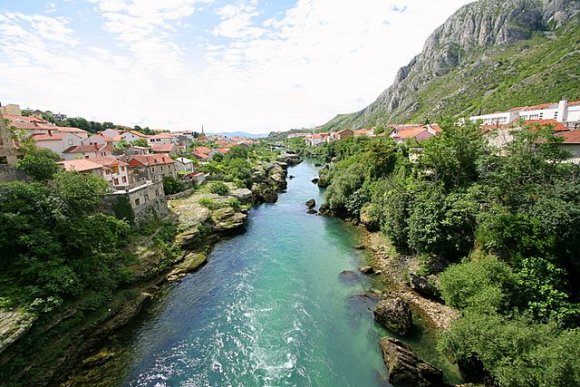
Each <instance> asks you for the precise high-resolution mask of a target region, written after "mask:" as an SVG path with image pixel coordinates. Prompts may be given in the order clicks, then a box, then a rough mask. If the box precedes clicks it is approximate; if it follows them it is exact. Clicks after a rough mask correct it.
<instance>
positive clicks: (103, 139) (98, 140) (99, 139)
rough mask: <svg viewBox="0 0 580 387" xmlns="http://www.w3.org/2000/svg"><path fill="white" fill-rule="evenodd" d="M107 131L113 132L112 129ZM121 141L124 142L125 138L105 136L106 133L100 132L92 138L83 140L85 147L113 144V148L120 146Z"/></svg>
mask: <svg viewBox="0 0 580 387" xmlns="http://www.w3.org/2000/svg"><path fill="white" fill-rule="evenodd" d="M107 130H112V129H107ZM121 141H123V137H122V136H120V135H118V136H108V135H106V134H104V132H100V133H97V134H93V135H92V136H89V137H87V138H85V139H84V140H83V145H94V144H98V145H103V144H107V143H111V144H113V146H115V145H117V144H119V143H120V142H121Z"/></svg>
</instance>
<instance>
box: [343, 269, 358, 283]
mask: <svg viewBox="0 0 580 387" xmlns="http://www.w3.org/2000/svg"><path fill="white" fill-rule="evenodd" d="M338 278H340V280H341V281H342V282H344V283H347V284H352V283H355V282H356V281H358V280H359V275H358V274H357V273H356V272H354V271H350V270H344V271H341V272H340V274H339V275H338Z"/></svg>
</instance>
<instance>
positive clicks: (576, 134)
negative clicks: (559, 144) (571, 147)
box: [556, 130, 580, 144]
mask: <svg viewBox="0 0 580 387" xmlns="http://www.w3.org/2000/svg"><path fill="white" fill-rule="evenodd" d="M556 136H559V137H563V138H564V141H563V144H580V130H572V131H570V132H564V133H558V134H556Z"/></svg>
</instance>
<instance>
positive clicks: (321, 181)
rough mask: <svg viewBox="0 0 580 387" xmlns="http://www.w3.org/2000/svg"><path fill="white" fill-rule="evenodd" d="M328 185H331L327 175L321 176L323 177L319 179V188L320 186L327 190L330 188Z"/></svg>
mask: <svg viewBox="0 0 580 387" xmlns="http://www.w3.org/2000/svg"><path fill="white" fill-rule="evenodd" d="M328 185H329V184H328V178H327V177H326V176H325V175H321V176H320V177H319V178H318V186H319V187H320V188H326V187H328Z"/></svg>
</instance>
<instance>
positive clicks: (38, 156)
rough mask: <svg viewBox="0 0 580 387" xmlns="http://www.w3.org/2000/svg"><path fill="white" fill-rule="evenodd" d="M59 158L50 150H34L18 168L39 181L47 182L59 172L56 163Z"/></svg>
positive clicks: (19, 163)
mask: <svg viewBox="0 0 580 387" xmlns="http://www.w3.org/2000/svg"><path fill="white" fill-rule="evenodd" d="M58 160H59V157H58V155H57V154H56V153H54V152H53V151H51V150H50V149H43V148H32V149H31V150H30V151H29V152H28V153H27V154H26V156H24V158H23V159H22V160H20V161H18V164H16V168H17V169H19V170H21V171H22V172H24V173H26V174H27V175H29V176H31V177H32V178H34V180H37V181H47V180H50V179H52V177H53V176H54V175H55V174H56V173H57V172H58V169H59V168H58V165H57V164H56V162H57V161H58Z"/></svg>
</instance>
